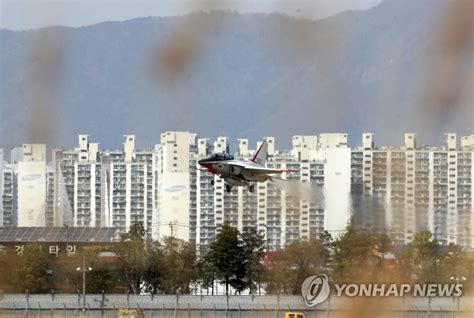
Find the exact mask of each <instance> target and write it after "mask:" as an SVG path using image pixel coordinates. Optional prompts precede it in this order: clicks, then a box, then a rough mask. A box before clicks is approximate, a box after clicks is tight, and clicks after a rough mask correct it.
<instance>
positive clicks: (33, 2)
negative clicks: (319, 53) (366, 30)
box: [0, 0, 381, 30]
mask: <svg viewBox="0 0 474 318" xmlns="http://www.w3.org/2000/svg"><path fill="white" fill-rule="evenodd" d="M380 1H381V0H312V1H308V0H306V1H301V0H234V1H225V0H193V1H190V0H154V1H151V0H128V1H124V0H56V1H51V0H0V28H8V29H12V30H25V29H34V28H39V27H44V26H48V25H58V24H59V25H67V26H74V27H77V26H83V25H90V24H95V23H99V22H102V21H121V20H127V19H132V18H136V17H147V16H170V15H181V14H186V13H188V12H190V11H196V10H212V9H228V10H229V9H230V10H237V11H239V12H242V13H247V12H266V13H268V12H275V11H278V12H283V13H286V14H290V15H294V16H301V17H305V18H310V19H319V18H324V17H327V16H330V15H333V14H335V13H338V12H341V11H345V10H360V9H368V8H370V7H372V6H374V5H376V4H378V3H379V2H380Z"/></svg>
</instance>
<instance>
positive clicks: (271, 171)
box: [243, 166, 289, 174]
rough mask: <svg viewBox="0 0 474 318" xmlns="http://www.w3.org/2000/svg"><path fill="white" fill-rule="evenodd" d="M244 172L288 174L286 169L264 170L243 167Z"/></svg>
mask: <svg viewBox="0 0 474 318" xmlns="http://www.w3.org/2000/svg"><path fill="white" fill-rule="evenodd" d="M243 168H244V170H245V171H248V172H251V173H252V174H275V173H283V172H288V171H289V170H287V169H272V168H265V167H261V168H260V167H245V166H244V167H243Z"/></svg>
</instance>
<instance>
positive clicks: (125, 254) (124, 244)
mask: <svg viewBox="0 0 474 318" xmlns="http://www.w3.org/2000/svg"><path fill="white" fill-rule="evenodd" d="M145 234H146V231H145V229H144V227H143V223H142V222H137V223H134V224H133V225H132V226H130V229H129V231H128V232H127V233H124V234H122V235H121V236H120V242H119V243H118V245H117V247H116V252H117V254H118V255H119V264H120V269H121V272H122V274H123V276H124V278H125V281H126V283H127V285H128V288H130V289H131V291H132V292H133V293H134V294H139V293H140V291H141V284H142V282H143V280H144V275H145V271H146V265H147V264H146V257H147V254H146V246H145V245H146V244H145Z"/></svg>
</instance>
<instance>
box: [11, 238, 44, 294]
mask: <svg viewBox="0 0 474 318" xmlns="http://www.w3.org/2000/svg"><path fill="white" fill-rule="evenodd" d="M17 260H18V262H17V266H16V269H15V270H14V277H15V282H16V285H17V286H19V287H20V290H21V291H24V290H29V292H33V293H38V292H44V291H46V290H49V289H50V287H51V284H50V279H49V277H48V269H49V266H48V261H47V256H46V254H45V253H44V252H43V250H42V249H41V246H40V245H38V244H28V245H26V246H25V248H24V251H23V255H21V256H18V258H17Z"/></svg>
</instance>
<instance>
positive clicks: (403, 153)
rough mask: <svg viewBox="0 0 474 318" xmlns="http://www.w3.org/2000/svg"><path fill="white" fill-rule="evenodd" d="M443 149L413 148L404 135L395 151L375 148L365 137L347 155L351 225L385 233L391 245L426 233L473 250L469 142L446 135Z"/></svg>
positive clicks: (473, 191)
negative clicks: (391, 241)
mask: <svg viewBox="0 0 474 318" xmlns="http://www.w3.org/2000/svg"><path fill="white" fill-rule="evenodd" d="M446 137H447V140H446V145H445V146H444V147H440V148H435V147H417V145H416V139H415V138H416V136H415V134H405V144H404V145H403V146H402V147H399V148H386V147H384V148H380V149H378V148H375V147H374V144H373V140H372V138H373V137H372V135H371V134H364V135H363V137H362V139H363V140H362V147H359V148H356V149H354V150H353V151H352V175H351V177H352V181H351V183H352V194H353V200H354V201H355V202H356V203H357V204H355V205H354V217H355V221H356V224H357V225H358V226H361V227H363V228H368V229H374V230H377V229H378V230H381V231H385V230H386V231H388V232H389V233H390V234H391V236H392V237H393V238H394V240H395V243H397V244H406V243H409V242H411V240H412V239H413V235H414V234H415V233H416V232H418V231H420V230H423V229H428V230H430V231H431V232H432V233H433V234H434V236H435V238H436V239H438V240H439V241H441V243H442V244H449V243H456V244H460V245H463V246H473V245H472V244H473V242H472V233H471V229H473V228H474V211H473V206H474V201H473V200H474V186H473V182H472V180H473V177H474V165H473V161H472V159H473V154H474V149H473V148H472V142H471V139H470V138H469V136H467V138H466V137H463V138H462V141H463V142H462V143H461V148H460V149H459V150H458V148H457V143H456V135H455V134H447V135H446Z"/></svg>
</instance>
